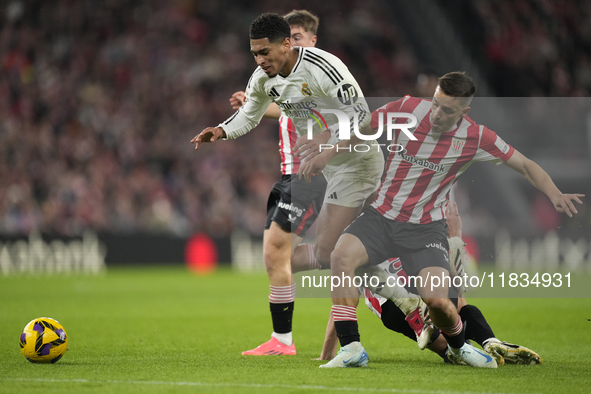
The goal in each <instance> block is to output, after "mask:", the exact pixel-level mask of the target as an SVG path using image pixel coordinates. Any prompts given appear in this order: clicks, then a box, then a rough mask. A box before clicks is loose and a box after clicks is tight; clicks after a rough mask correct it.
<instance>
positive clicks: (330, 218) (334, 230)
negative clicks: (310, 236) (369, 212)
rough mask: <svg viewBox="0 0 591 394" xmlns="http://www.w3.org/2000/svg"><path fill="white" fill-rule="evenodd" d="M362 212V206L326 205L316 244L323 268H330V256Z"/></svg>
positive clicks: (316, 252) (316, 253)
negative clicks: (340, 238) (339, 240)
mask: <svg viewBox="0 0 591 394" xmlns="http://www.w3.org/2000/svg"><path fill="white" fill-rule="evenodd" d="M360 212H361V206H357V207H353V208H351V207H345V206H340V205H335V204H330V203H326V202H325V203H324V205H323V206H322V209H321V210H320V214H319V215H318V220H317V222H316V244H315V245H314V252H315V255H316V259H317V261H318V263H319V264H320V266H321V267H323V268H328V267H330V254H331V253H332V251H333V250H334V248H335V245H336V244H337V241H338V239H339V237H340V236H341V234H342V233H343V231H344V230H345V228H346V227H347V226H348V225H349V224H351V222H352V221H353V220H355V218H356V217H357V216H358V215H359V213H360Z"/></svg>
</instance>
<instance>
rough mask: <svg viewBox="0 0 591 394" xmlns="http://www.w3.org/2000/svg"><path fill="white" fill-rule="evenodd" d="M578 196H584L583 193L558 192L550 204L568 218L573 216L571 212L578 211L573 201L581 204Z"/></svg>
mask: <svg viewBox="0 0 591 394" xmlns="http://www.w3.org/2000/svg"><path fill="white" fill-rule="evenodd" d="M579 197H585V195H584V194H560V195H558V196H557V197H555V198H553V199H552V204H554V208H556V210H557V211H558V212H564V213H566V214H567V215H568V217H569V218H572V217H573V213H579V211H577V208H576V207H575V204H574V203H573V201H576V202H578V203H579V204H583V201H581V199H580V198H579Z"/></svg>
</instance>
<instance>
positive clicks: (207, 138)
mask: <svg viewBox="0 0 591 394" xmlns="http://www.w3.org/2000/svg"><path fill="white" fill-rule="evenodd" d="M225 137H226V132H225V131H224V129H222V128H221V127H208V128H206V129H205V130H203V131H202V132H201V133H199V134H197V135H196V136H195V138H193V139H192V140H191V143H192V144H195V150H197V149H199V146H201V144H203V143H204V142H214V141H217V140H218V139H220V138H225Z"/></svg>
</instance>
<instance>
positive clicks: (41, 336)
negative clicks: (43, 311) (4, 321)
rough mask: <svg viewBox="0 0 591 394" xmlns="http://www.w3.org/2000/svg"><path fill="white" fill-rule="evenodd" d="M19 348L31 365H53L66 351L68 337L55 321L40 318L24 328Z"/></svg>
mask: <svg viewBox="0 0 591 394" xmlns="http://www.w3.org/2000/svg"><path fill="white" fill-rule="evenodd" d="M20 346H21V352H22V353H23V355H24V356H25V357H26V358H27V360H29V361H30V362H32V363H55V362H58V361H59V359H60V358H62V356H63V355H64V353H65V352H66V350H68V336H67V335H66V330H64V326H62V325H61V324H60V323H59V322H58V321H57V320H54V319H52V318H50V317H40V318H37V319H34V320H31V321H30V322H29V324H27V325H26V326H25V328H24V329H23V332H22V333H21V338H20Z"/></svg>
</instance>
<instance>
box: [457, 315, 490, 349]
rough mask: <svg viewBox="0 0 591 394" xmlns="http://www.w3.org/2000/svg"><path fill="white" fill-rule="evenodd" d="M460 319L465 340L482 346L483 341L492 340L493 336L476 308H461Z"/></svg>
mask: <svg viewBox="0 0 591 394" xmlns="http://www.w3.org/2000/svg"><path fill="white" fill-rule="evenodd" d="M460 317H461V318H462V321H464V329H465V331H466V339H472V340H474V341H476V343H478V344H479V345H480V346H482V343H483V342H484V341H486V340H487V339H489V338H494V336H495V334H494V333H493V330H492V328H490V326H489V324H488V322H487V321H486V319H485V318H484V316H483V315H482V312H481V311H480V309H478V308H477V307H476V306H474V305H465V306H464V307H462V309H461V310H460Z"/></svg>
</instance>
